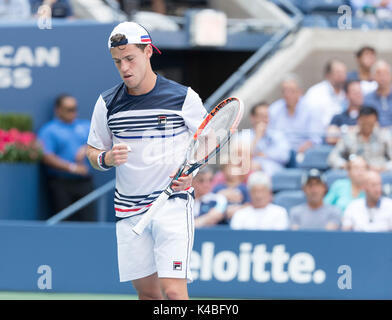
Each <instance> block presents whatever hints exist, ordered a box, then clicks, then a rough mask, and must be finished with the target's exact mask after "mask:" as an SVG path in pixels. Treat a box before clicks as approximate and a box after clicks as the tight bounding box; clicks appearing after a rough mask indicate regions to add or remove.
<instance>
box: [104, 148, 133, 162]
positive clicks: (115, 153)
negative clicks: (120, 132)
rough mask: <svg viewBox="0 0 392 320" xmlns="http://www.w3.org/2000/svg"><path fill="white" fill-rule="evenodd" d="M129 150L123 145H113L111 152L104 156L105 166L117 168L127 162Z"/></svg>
mask: <svg viewBox="0 0 392 320" xmlns="http://www.w3.org/2000/svg"><path fill="white" fill-rule="evenodd" d="M129 151H130V149H129V148H128V146H127V145H126V144H125V143H119V144H115V145H114V146H113V148H112V150H110V151H108V152H107V153H106V156H105V164H106V165H107V166H111V167H117V166H119V165H121V164H123V163H125V162H127V160H128V152H129Z"/></svg>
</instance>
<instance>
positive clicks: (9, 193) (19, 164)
mask: <svg viewBox="0 0 392 320" xmlns="http://www.w3.org/2000/svg"><path fill="white" fill-rule="evenodd" d="M41 158H42V148H41V146H40V144H39V143H38V140H37V138H36V135H35V134H34V133H33V132H32V119H31V117H30V116H28V115H24V114H0V203H1V206H0V219H16V220H20V219H22V220H31V219H36V218H37V214H38V212H37V211H38V189H39V161H40V160H41Z"/></svg>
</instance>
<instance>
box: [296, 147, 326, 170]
mask: <svg viewBox="0 0 392 320" xmlns="http://www.w3.org/2000/svg"><path fill="white" fill-rule="evenodd" d="M332 149H333V146H330V145H320V146H317V147H313V148H311V149H308V150H307V151H306V152H305V157H304V160H303V161H302V162H301V163H298V167H299V168H303V169H312V168H316V169H319V170H322V171H325V170H327V169H328V168H329V166H328V163H327V158H328V155H329V153H330V152H331V150H332Z"/></svg>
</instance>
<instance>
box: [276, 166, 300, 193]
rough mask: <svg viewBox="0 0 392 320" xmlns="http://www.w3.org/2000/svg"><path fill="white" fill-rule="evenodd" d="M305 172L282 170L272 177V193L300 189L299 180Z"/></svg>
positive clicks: (293, 169)
mask: <svg viewBox="0 0 392 320" xmlns="http://www.w3.org/2000/svg"><path fill="white" fill-rule="evenodd" d="M305 172H306V170H304V169H297V168H292V169H284V170H282V171H280V172H277V173H276V174H274V175H273V176H272V191H273V192H274V193H275V192H279V191H284V190H300V189H302V184H301V179H302V176H303V174H304V173H305Z"/></svg>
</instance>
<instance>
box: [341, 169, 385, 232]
mask: <svg viewBox="0 0 392 320" xmlns="http://www.w3.org/2000/svg"><path fill="white" fill-rule="evenodd" d="M365 179H366V184H365V192H366V197H365V198H362V199H357V200H354V201H353V202H351V203H350V204H349V205H348V207H347V209H346V211H345V212H344V215H343V220H342V225H343V230H346V231H365V232H366V231H367V232H385V231H392V199H390V198H387V197H383V195H382V180H381V176H380V174H379V173H378V172H377V171H369V172H368V173H367V174H366V178H365Z"/></svg>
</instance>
